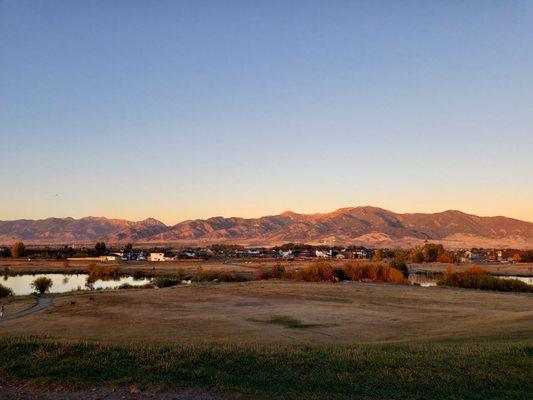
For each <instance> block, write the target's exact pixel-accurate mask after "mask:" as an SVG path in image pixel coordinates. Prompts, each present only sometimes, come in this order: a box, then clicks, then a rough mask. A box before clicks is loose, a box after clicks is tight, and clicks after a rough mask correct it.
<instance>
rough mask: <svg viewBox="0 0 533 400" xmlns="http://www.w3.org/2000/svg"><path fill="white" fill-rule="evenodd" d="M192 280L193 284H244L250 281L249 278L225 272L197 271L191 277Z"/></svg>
mask: <svg viewBox="0 0 533 400" xmlns="http://www.w3.org/2000/svg"><path fill="white" fill-rule="evenodd" d="M193 280H194V281H195V282H212V281H219V282H246V281H249V280H250V277H248V276H246V275H244V274H236V273H231V272H227V271H222V272H217V271H203V270H199V271H198V273H197V274H196V275H195V276H194V277H193Z"/></svg>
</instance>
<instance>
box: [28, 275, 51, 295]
mask: <svg viewBox="0 0 533 400" xmlns="http://www.w3.org/2000/svg"><path fill="white" fill-rule="evenodd" d="M52 285H53V282H52V280H51V279H50V278H47V277H46V276H40V277H38V278H35V279H34V280H33V282H32V283H31V287H32V288H33V289H34V290H35V291H36V292H37V293H39V294H44V293H46V292H48V291H49V290H50V288H51V287H52Z"/></svg>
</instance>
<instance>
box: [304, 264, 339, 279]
mask: <svg viewBox="0 0 533 400" xmlns="http://www.w3.org/2000/svg"><path fill="white" fill-rule="evenodd" d="M301 276H302V279H303V280H304V281H307V282H324V281H330V282H332V281H333V280H334V275H333V268H331V265H330V264H329V263H327V262H324V261H318V262H315V263H313V264H311V265H309V266H308V267H307V268H305V269H304V270H303V271H302V275H301Z"/></svg>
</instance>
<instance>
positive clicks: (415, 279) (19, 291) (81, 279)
mask: <svg viewBox="0 0 533 400" xmlns="http://www.w3.org/2000/svg"><path fill="white" fill-rule="evenodd" d="M40 276H45V277H47V278H50V279H51V280H52V282H53V285H52V288H51V289H50V293H65V292H71V291H73V290H91V289H116V288H118V287H119V286H120V285H122V284H124V283H127V284H129V285H131V286H141V285H145V284H147V283H150V279H138V280H136V279H133V277H131V276H122V277H120V278H118V279H116V280H98V281H96V282H94V283H93V284H92V285H89V284H88V283H87V277H88V275H87V274H37V275H31V274H24V275H16V276H3V277H0V283H1V284H2V285H3V286H6V287H8V288H10V289H12V290H13V293H14V294H15V295H19V296H20V295H26V294H31V293H33V289H32V287H31V282H32V281H33V280H34V279H35V278H38V277H40ZM440 277H441V275H439V274H410V275H409V282H411V283H413V284H415V283H416V284H419V285H420V286H437V281H438V280H439V279H440ZM499 278H501V279H518V280H521V281H522V282H525V283H527V284H529V285H533V277H521V276H500V277H499Z"/></svg>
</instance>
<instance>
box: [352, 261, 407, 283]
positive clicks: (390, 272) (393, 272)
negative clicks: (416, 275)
mask: <svg viewBox="0 0 533 400" xmlns="http://www.w3.org/2000/svg"><path fill="white" fill-rule="evenodd" d="M344 273H345V274H346V276H347V277H348V278H349V279H351V280H352V281H381V282H393V283H404V282H405V277H404V275H403V273H402V272H400V271H399V270H397V269H395V268H391V267H389V266H387V265H383V264H373V263H346V264H345V265H344Z"/></svg>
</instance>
